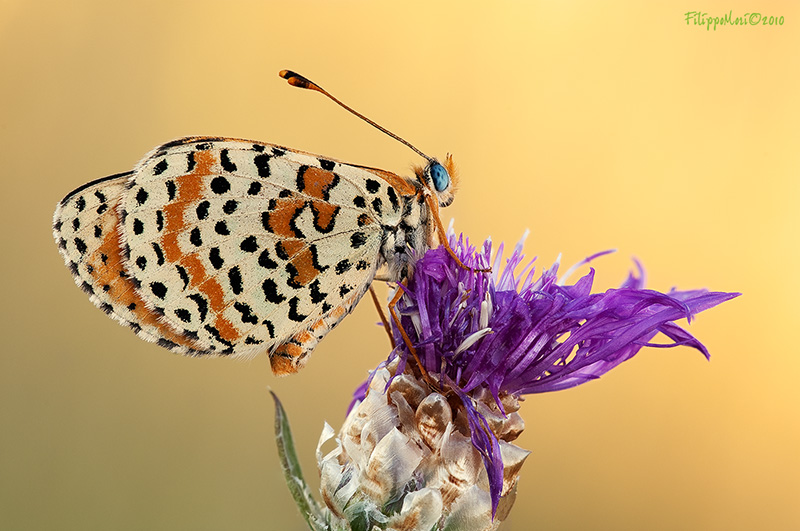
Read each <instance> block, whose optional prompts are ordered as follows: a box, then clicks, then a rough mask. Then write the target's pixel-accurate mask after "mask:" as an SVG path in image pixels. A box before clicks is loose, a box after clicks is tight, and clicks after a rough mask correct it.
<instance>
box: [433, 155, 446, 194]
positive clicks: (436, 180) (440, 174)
mask: <svg viewBox="0 0 800 531" xmlns="http://www.w3.org/2000/svg"><path fill="white" fill-rule="evenodd" d="M429 171H430V174H431V179H433V187H434V188H436V191H437V192H444V191H445V190H446V189H447V187H448V186H450V174H449V173H447V170H446V169H444V166H442V165H441V164H439V163H438V162H434V163H433V164H431V168H430V170H429Z"/></svg>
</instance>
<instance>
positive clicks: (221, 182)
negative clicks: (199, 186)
mask: <svg viewBox="0 0 800 531" xmlns="http://www.w3.org/2000/svg"><path fill="white" fill-rule="evenodd" d="M230 189H231V183H230V182H229V181H228V179H226V178H225V177H222V176H219V177H214V179H212V180H211V191H212V192H214V193H215V194H217V195H222V194H224V193H227V192H228V191H229V190H230Z"/></svg>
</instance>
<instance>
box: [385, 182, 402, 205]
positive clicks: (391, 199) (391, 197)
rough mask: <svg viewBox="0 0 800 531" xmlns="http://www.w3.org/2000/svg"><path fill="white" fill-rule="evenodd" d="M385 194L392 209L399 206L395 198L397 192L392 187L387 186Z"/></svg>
mask: <svg viewBox="0 0 800 531" xmlns="http://www.w3.org/2000/svg"><path fill="white" fill-rule="evenodd" d="M386 195H387V196H389V202H390V203H391V204H392V210H395V211H396V210H397V209H399V208H400V202H399V201H398V200H397V192H395V191H394V188H393V187H391V186H389V187H388V188H387V189H386Z"/></svg>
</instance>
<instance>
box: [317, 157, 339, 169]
mask: <svg viewBox="0 0 800 531" xmlns="http://www.w3.org/2000/svg"><path fill="white" fill-rule="evenodd" d="M319 165H320V166H321V167H322V169H323V170H328V171H333V167H334V166H336V163H335V162H333V161H332V160H325V159H319Z"/></svg>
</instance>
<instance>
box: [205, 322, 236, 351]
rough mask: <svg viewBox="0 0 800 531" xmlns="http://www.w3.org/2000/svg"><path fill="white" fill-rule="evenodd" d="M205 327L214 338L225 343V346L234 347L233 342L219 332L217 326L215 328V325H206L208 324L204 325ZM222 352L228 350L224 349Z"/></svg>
mask: <svg viewBox="0 0 800 531" xmlns="http://www.w3.org/2000/svg"><path fill="white" fill-rule="evenodd" d="M203 328H205V329H206V331H207V332H208V333H209V334H211V336H212V337H213V338H214V339H216V340H217V341H219V342H220V343H222V344H223V345H225V346H228V347H231V348H233V343H231V342H230V341H228V340H227V339H225V338H223V337H222V335H221V334H220V333H219V330H217V329H216V328H214V327H213V326H211V325H206V326H204V327H203ZM222 353H226V352H225V351H224V350H223V351H222ZM227 353H228V354H229V352H227Z"/></svg>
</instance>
